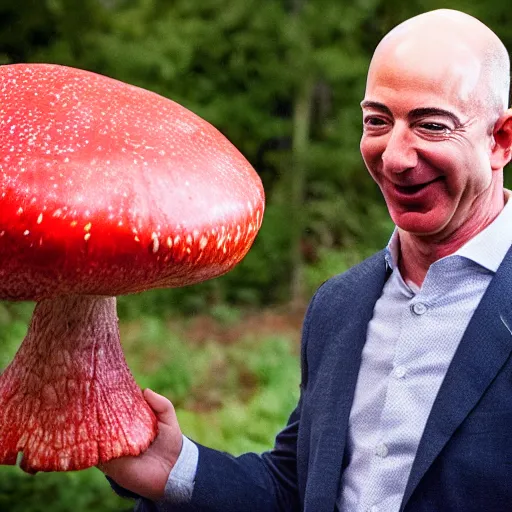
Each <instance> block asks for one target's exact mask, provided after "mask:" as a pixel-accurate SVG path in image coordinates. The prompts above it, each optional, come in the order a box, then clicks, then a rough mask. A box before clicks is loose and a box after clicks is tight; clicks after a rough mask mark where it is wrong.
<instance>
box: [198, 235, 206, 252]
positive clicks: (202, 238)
mask: <svg viewBox="0 0 512 512" xmlns="http://www.w3.org/2000/svg"><path fill="white" fill-rule="evenodd" d="M207 245H208V236H206V235H203V236H202V237H201V240H199V248H200V249H201V250H203V249H204V248H205V247H206V246H207Z"/></svg>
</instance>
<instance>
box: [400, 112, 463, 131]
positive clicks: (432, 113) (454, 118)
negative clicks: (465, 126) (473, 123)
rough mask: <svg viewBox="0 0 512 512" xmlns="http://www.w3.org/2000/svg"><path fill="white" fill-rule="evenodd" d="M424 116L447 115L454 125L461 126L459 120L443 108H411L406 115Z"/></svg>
mask: <svg viewBox="0 0 512 512" xmlns="http://www.w3.org/2000/svg"><path fill="white" fill-rule="evenodd" d="M425 116H445V117H449V118H450V119H451V120H452V121H453V123H454V124H455V126H456V127H457V128H460V127H461V126H462V122H461V120H460V119H459V118H458V117H457V116H456V115H455V114H454V113H453V112H450V111H449V110H444V109H442V108H436V107H426V108H415V109H414V110H411V111H410V112H409V115H408V117H409V118H410V119H416V118H418V117H425Z"/></svg>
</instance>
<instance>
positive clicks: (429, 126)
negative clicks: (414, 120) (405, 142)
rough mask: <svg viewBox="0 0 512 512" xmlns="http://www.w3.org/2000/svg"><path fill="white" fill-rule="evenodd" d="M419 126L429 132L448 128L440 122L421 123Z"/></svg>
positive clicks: (444, 130) (443, 130)
mask: <svg viewBox="0 0 512 512" xmlns="http://www.w3.org/2000/svg"><path fill="white" fill-rule="evenodd" d="M420 127H421V128H423V129H424V130H428V131H430V132H447V131H448V130H449V128H448V127H447V126H446V125H444V124H440V123H421V124H420Z"/></svg>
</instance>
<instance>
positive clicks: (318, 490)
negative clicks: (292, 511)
mask: <svg viewBox="0 0 512 512" xmlns="http://www.w3.org/2000/svg"><path fill="white" fill-rule="evenodd" d="M388 276H389V269H388V268H387V267H386V263H385V259H384V251H380V252H379V253H377V254H376V255H374V256H372V257H371V258H369V259H368V260H366V261H364V262H363V263H361V264H360V265H358V266H356V267H354V268H353V269H351V270H350V271H348V272H347V273H345V274H343V275H342V276H341V277H338V278H334V280H333V281H328V282H327V283H326V285H324V287H325V288H324V287H323V289H322V288H321V289H320V294H321V296H323V297H325V301H324V300H322V298H321V297H319V298H318V299H317V307H316V310H315V311H314V312H313V314H314V318H315V320H314V324H315V329H314V333H313V332H312V333H311V334H310V336H309V341H308V344H311V346H312V348H311V350H315V347H316V350H318V347H319V346H320V347H322V346H323V349H322V353H321V355H320V357H321V358H322V360H323V363H322V368H323V371H322V372H319V374H318V375H317V377H316V379H315V384H314V389H313V390H312V391H311V392H312V393H313V396H314V400H313V402H314V403H312V404H311V406H312V408H313V409H314V411H313V412H312V414H313V415H314V416H315V423H316V424H317V425H320V426H321V428H318V429H317V430H315V432H314V433H313V432H312V437H311V440H310V447H309V448H310V449H309V467H310V468H318V469H317V470H316V471H311V473H310V474H309V475H308V478H307V484H306V493H305V504H304V506H305V511H306V512H310V511H311V512H332V511H333V509H334V507H335V503H336V500H337V498H338V495H339V484H340V480H341V469H342V461H343V454H344V452H345V441H346V436H347V426H348V419H349V414H350V409H351V407H352V400H353V395H354V390H355V386H356V382H357V376H358V373H359V365H360V360H361V352H362V349H363V346H364V343H365V341H366V332H367V328H368V323H369V321H370V319H371V317H372V315H373V309H374V306H375V302H376V301H377V299H378V298H379V296H380V295H381V293H382V288H383V286H384V283H385V282H386V279H387V277H388ZM340 279H341V281H339V280H340ZM355 289H358V290H361V293H359V294H354V293H353V291H354V290H355Z"/></svg>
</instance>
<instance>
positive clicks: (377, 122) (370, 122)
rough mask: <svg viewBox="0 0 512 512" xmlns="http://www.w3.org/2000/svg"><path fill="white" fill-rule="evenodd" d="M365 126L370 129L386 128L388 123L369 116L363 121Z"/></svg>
mask: <svg viewBox="0 0 512 512" xmlns="http://www.w3.org/2000/svg"><path fill="white" fill-rule="evenodd" d="M363 124H364V125H365V126H368V127H373V126H375V127H377V126H384V125H385V124H386V121H385V120H384V119H381V118H380V117H374V116H368V117H365V118H364V119H363Z"/></svg>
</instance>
